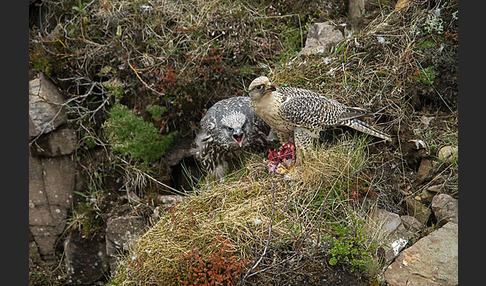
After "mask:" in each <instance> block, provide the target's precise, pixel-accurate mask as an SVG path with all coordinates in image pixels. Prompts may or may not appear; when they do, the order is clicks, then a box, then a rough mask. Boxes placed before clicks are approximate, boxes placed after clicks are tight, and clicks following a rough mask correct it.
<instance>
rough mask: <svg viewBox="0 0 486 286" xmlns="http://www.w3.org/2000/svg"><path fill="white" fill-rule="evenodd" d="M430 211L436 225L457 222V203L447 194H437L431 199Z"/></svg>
mask: <svg viewBox="0 0 486 286" xmlns="http://www.w3.org/2000/svg"><path fill="white" fill-rule="evenodd" d="M431 206H432V210H433V211H434V215H435V217H436V218H437V223H438V224H439V225H440V226H442V225H444V224H446V223H448V222H455V223H457V222H458V215H459V209H458V201H457V199H454V198H453V197H451V196H450V195H447V194H437V195H435V196H434V198H433V199H432V204H431Z"/></svg>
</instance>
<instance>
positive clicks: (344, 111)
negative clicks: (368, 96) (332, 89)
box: [277, 87, 369, 128]
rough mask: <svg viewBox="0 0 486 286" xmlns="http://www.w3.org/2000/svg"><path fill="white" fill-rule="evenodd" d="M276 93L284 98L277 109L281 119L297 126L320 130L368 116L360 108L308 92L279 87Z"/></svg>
mask: <svg viewBox="0 0 486 286" xmlns="http://www.w3.org/2000/svg"><path fill="white" fill-rule="evenodd" d="M277 92H280V93H282V94H283V95H284V97H285V98H286V100H285V101H284V102H283V103H282V105H281V106H280V109H279V110H280V113H281V115H282V117H283V118H285V119H286V120H288V121H290V122H292V123H294V124H296V125H298V126H302V127H306V128H322V127H325V126H334V125H338V124H340V123H341V122H343V121H346V120H349V119H353V118H358V117H363V116H367V115H369V113H368V112H367V111H365V110H363V109H361V108H355V107H347V106H344V105H343V104H341V103H339V102H338V101H335V100H333V99H329V98H327V97H324V96H322V95H319V94H318V93H315V92H312V91H309V90H305V89H299V88H289V87H280V88H279V89H278V90H277Z"/></svg>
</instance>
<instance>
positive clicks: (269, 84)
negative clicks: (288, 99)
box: [267, 82, 277, 91]
mask: <svg viewBox="0 0 486 286" xmlns="http://www.w3.org/2000/svg"><path fill="white" fill-rule="evenodd" d="M276 90H277V87H276V86H275V85H273V83H270V82H269V83H268V84H267V91H276Z"/></svg>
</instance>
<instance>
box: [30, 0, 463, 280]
mask: <svg viewBox="0 0 486 286" xmlns="http://www.w3.org/2000/svg"><path fill="white" fill-rule="evenodd" d="M183 2H184V1H182V2H180V3H179V2H178V1H174V2H167V3H165V2H164V3H165V4H164V5H165V6H164V5H162V4H161V3H158V4H157V3H155V4H154V3H151V2H150V3H149V2H147V3H138V2H137V3H135V2H130V1H128V2H127V1H112V2H108V1H99V3H98V2H96V1H95V2H91V3H86V2H83V1H64V2H63V3H52V2H50V1H42V0H39V1H34V2H32V3H31V4H30V5H29V12H30V37H29V40H30V47H29V60H30V73H29V74H30V82H29V140H30V144H29V147H30V148H29V202H28V203H29V238H30V239H29V241H30V245H29V277H30V283H31V285H65V284H70V285H86V284H89V285H95V284H99V285H104V284H106V283H107V281H110V279H111V278H110V275H111V274H113V273H114V272H115V269H116V268H117V266H118V265H119V264H118V263H119V262H118V260H121V261H123V259H124V258H123V255H122V256H120V257H118V254H120V253H122V254H124V255H127V254H128V253H130V252H129V251H130V249H131V247H132V245H133V243H135V242H136V241H137V239H138V238H139V237H140V236H141V235H143V234H144V233H145V232H146V231H147V230H148V229H150V227H152V226H154V225H155V224H156V223H157V221H159V220H160V219H161V218H165V217H166V216H167V214H168V213H170V211H171V210H173V209H174V207H175V206H178V205H180V204H182V203H183V198H184V197H185V195H186V194H188V193H191V191H192V188H193V187H194V186H195V187H196V189H197V186H198V185H197V184H198V183H200V182H201V181H202V177H201V176H202V174H201V171H200V170H199V169H198V167H197V165H196V163H195V162H194V159H193V158H192V157H191V156H190V152H189V149H190V148H191V142H192V140H193V137H194V134H195V132H196V130H197V128H198V122H199V120H200V118H201V117H202V114H203V113H204V110H207V108H209V107H210V106H211V105H212V104H213V103H214V102H215V101H217V100H218V99H221V98H226V97H229V96H234V95H245V94H246V93H245V88H246V87H247V86H248V84H249V82H251V80H252V79H253V78H254V77H255V76H258V75H261V74H265V75H268V76H269V77H272V78H273V79H274V80H275V81H276V82H278V83H279V84H288V85H291V86H296V87H305V88H308V89H313V90H315V91H318V92H322V93H326V94H330V95H331V97H333V98H335V99H337V100H339V101H341V102H343V103H348V104H350V105H355V106H362V107H365V108H367V109H370V110H371V111H372V112H374V113H375V114H376V118H375V119H374V120H375V122H373V123H376V124H377V125H378V126H380V127H381V128H382V129H384V130H386V132H388V133H389V134H390V135H392V137H393V138H394V140H393V142H392V143H391V144H388V145H383V144H375V143H371V144H370V145H369V147H367V148H366V153H367V154H368V155H369V156H370V157H372V158H373V160H372V161H370V164H369V166H368V167H367V168H366V170H365V171H363V173H360V174H359V175H357V176H358V177H359V178H366V179H364V181H365V183H364V186H361V185H359V183H358V182H355V185H357V186H359V187H356V188H353V187H351V186H349V187H348V188H347V189H346V190H347V191H348V192H349V196H350V197H352V198H353V199H355V200H358V199H363V198H365V200H368V201H372V204H373V205H374V206H375V208H374V211H373V212H372V213H371V214H370V221H372V222H373V223H374V224H375V228H376V229H380V230H383V231H384V237H383V240H382V243H381V244H380V245H379V247H377V251H376V253H374V256H375V257H379V258H380V259H381V262H382V264H381V268H380V270H379V271H376V273H374V274H373V275H374V276H373V277H372V279H369V278H370V277H365V276H366V275H363V274H362V273H359V272H358V273H356V272H352V271H350V269H351V268H350V267H349V264H346V263H344V262H343V263H341V264H340V263H338V264H337V265H331V264H332V263H329V260H326V259H327V258H326V259H323V260H320V259H321V258H319V257H313V259H314V262H315V263H316V264H315V265H320V266H319V267H320V268H319V270H318V271H317V272H319V271H321V272H322V273H325V274H324V276H322V277H321V278H320V279H321V280H320V283H324V284H326V283H327V284H328V285H348V284H346V283H349V282H346V281H353V282H352V284H353V285H368V284H373V283H375V284H374V285H377V284H381V285H404V283H406V282H407V281H408V282H412V283H418V284H427V285H457V283H458V272H457V266H458V258H457V257H458V255H457V249H458V248H457V231H458V225H457V224H458V214H457V205H458V173H457V169H458V148H457V139H458V137H457V127H458V126H457V96H458V88H457V85H458V84H457V80H458V79H457V78H458V77H457V73H458V70H457V46H458V31H457V25H458V24H457V19H458V5H457V1H452V2H447V3H442V2H441V1H428V2H425V3H416V2H413V1H406V0H405V1H385V2H382V1H362V4H363V6H362V7H364V8H362V9H360V10H361V11H363V13H362V14H361V15H360V14H359V13H358V14H356V13H355V11H354V12H353V9H352V8H353V7H354V6H353V4H355V3H356V1H346V5H344V3H343V2H342V1H283V2H281V3H280V2H279V3H273V2H270V1H268V3H267V2H262V3H260V4H258V5H256V4H253V3H247V2H246V1H236V2H234V3H233V4H232V5H230V4H228V3H226V2H224V1H223V2H221V3H219V1H209V2H208V3H206V4H207V5H208V6H204V7H197V6H194V5H196V4H190V3H183ZM357 2H360V1H357ZM211 3H212V4H211ZM216 4H220V5H216ZM197 5H203V4H201V3H199V4H197ZM350 5H351V8H350ZM201 8H204V9H205V11H209V12H208V13H209V14H207V15H200V14H198V12H197V11H199V10H200V9H201ZM349 9H350V10H349ZM183 13H186V14H191V15H193V19H194V20H192V21H188V20H187V18H186V17H183V16H182V15H184V14H183ZM60 15H62V16H60ZM348 15H349V18H348ZM353 15H354V16H353ZM128 20H130V21H128ZM125 21H126V22H125ZM140 23H144V24H143V25H142V24H140ZM252 39H253V40H252ZM202 47H205V48H204V49H202ZM115 103H120V104H122V105H124V106H126V107H127V109H128V110H130V112H133V114H131V115H130V116H132V115H133V116H138V117H140V118H143V119H144V121H145V122H148V123H150V125H151V126H154V129H155V130H156V131H157V132H155V133H158V136H160V138H167V137H164V136H169V134H171V133H173V132H174V131H175V130H177V135H175V137H174V139H173V142H172V145H171V147H170V148H169V149H167V150H166V151H165V154H164V155H163V156H162V157H161V158H160V159H157V160H154V161H152V162H143V159H140V158H137V157H136V156H134V154H136V153H135V152H132V153H130V152H127V153H123V152H121V151H119V150H120V149H116V147H115V142H114V141H110V140H109V138H108V136H105V135H106V134H107V131H106V130H107V129H106V128H107V127H106V126H107V124H106V122H107V121H108V120H110V111H111V107H112V106H113V105H115ZM153 106H160V107H163V109H157V108H154V107H153ZM138 126H141V125H138ZM143 126H145V125H143ZM144 128H145V127H144ZM349 132H350V130H330V131H328V132H325V134H323V136H322V141H323V142H325V143H330V142H331V143H332V142H342V141H340V140H342V138H346V136H348V133H349ZM174 134H175V133H174ZM137 147H139V146H137ZM142 147H144V146H141V147H140V149H139V150H142V152H144V151H143V150H148V151H146V152H150V151H151V150H150V149H143V148H142ZM151 154H152V153H151ZM263 156H266V154H264V155H263ZM149 157H150V156H147V158H149ZM261 159H262V160H263V158H261ZM364 173H366V176H365V174H364ZM188 176H189V177H190V178H191V179H188ZM368 186H372V192H369V191H366V192H365V191H364V190H365V189H366V188H365V187H368ZM371 194H373V196H372V197H371ZM371 198H373V200H371ZM288 251H289V252H292V251H296V249H295V248H291V247H290V249H288ZM276 254H279V253H276ZM317 262H318V263H317ZM282 265H284V264H282ZM309 265H313V264H309ZM278 269H280V268H278ZM303 269H307V268H305V267H304V268H303ZM309 271H310V270H309ZM312 271H314V270H312ZM309 273H311V272H309ZM302 275H303V276H301V277H299V278H295V277H294V278H292V279H297V280H293V281H308V280H305V279H310V278H309V277H310V276H305V275H304V274H302ZM284 276H285V274H283V273H282V277H284ZM285 277H286V276H285ZM302 277H304V278H302ZM289 279H291V278H289ZM298 279H301V280H298ZM281 281H284V280H283V278H282V280H281ZM282 283H283V282H282Z"/></svg>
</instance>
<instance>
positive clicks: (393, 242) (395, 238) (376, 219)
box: [371, 209, 413, 264]
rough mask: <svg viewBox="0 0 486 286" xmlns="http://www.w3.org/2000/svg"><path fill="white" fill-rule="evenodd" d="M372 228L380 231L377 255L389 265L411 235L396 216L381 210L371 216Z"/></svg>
mask: <svg viewBox="0 0 486 286" xmlns="http://www.w3.org/2000/svg"><path fill="white" fill-rule="evenodd" d="M371 221H372V222H373V224H372V228H373V229H379V230H381V231H382V233H381V236H382V239H381V241H382V243H381V245H380V246H379V247H378V253H379V255H380V256H381V257H382V258H384V260H385V264H390V263H391V262H392V261H393V259H394V258H395V257H396V256H397V255H398V254H399V253H400V251H401V250H402V249H403V248H404V247H405V246H406V245H407V243H408V240H409V239H410V238H411V237H412V236H413V233H412V232H410V231H409V230H407V229H406V228H405V226H404V225H403V223H402V220H401V218H400V216H399V215H398V214H395V213H391V212H388V211H386V210H383V209H376V210H375V211H374V212H373V214H372V215H371Z"/></svg>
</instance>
